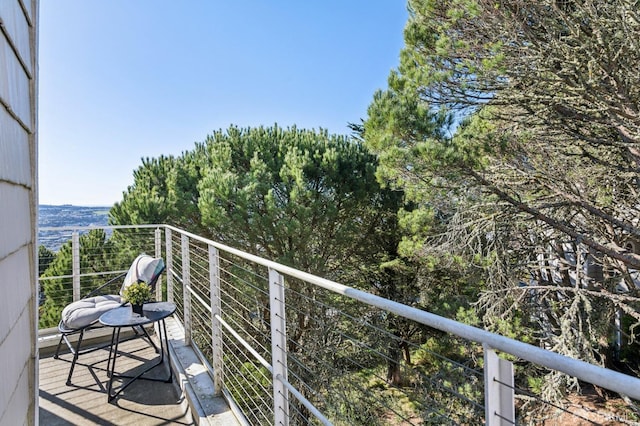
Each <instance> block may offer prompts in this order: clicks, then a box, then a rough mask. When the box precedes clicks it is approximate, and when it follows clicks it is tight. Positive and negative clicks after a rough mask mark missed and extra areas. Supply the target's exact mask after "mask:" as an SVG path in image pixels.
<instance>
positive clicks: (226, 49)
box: [38, 0, 408, 206]
mask: <svg viewBox="0 0 640 426" xmlns="http://www.w3.org/2000/svg"><path fill="white" fill-rule="evenodd" d="M407 17H408V14H407V11H406V4H405V2H403V1H400V0H379V1H375V0H374V1H366V0H347V1H345V0H340V1H338V0H335V1H334V0H323V1H319V0H318V1H314V0H310V1H301V0H296V1H290V0H272V1H257V0H255V1H251V0H237V1H236V0H234V1H228V0H227V1H219V0H215V1H214V0H211V1H209V0H191V1H175V0H171V1H169V0H135V1H133V0H91V1H88V0H42V1H41V2H40V41H39V55H40V56H39V63H40V67H39V72H40V74H39V78H40V80H39V154H38V155H39V199H40V203H41V204H75V205H104V206H110V205H112V204H113V203H114V202H116V201H120V200H121V199H122V193H123V191H125V190H126V189H127V186H129V185H131V184H132V183H133V171H134V170H135V169H137V168H138V167H139V166H140V165H141V158H143V157H158V156H160V155H163V154H164V155H180V154H181V153H182V152H184V151H187V150H191V149H192V148H193V146H194V143H195V142H199V141H203V140H204V139H205V137H206V136H207V135H208V134H211V133H212V132H213V131H215V130H218V129H226V128H228V127H229V126H230V125H231V124H234V125H238V126H241V127H246V126H260V125H265V126H271V125H273V124H274V123H278V124H279V125H281V126H285V127H286V126H291V125H294V124H295V125H297V126H298V127H300V128H314V129H318V128H320V127H322V128H325V129H328V130H329V131H330V132H331V133H337V134H349V133H350V131H349V129H348V128H347V123H348V122H359V120H360V118H365V116H366V110H367V107H368V105H369V103H370V101H371V99H372V95H373V93H374V92H375V90H376V89H381V88H384V87H386V81H387V76H388V74H389V71H390V70H391V69H392V68H395V67H396V66H397V65H398V61H399V59H398V58H399V54H400V50H401V48H402V46H403V40H402V31H403V28H404V25H405V23H406V20H407Z"/></svg>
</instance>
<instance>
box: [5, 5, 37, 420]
mask: <svg viewBox="0 0 640 426" xmlns="http://www.w3.org/2000/svg"><path fill="white" fill-rule="evenodd" d="M37 15H38V0H0V425H3V426H4V425H23V424H26V425H32V424H37V423H38V403H37V401H38V398H37V393H38V374H37V373H38V372H37V365H38V364H37V360H38V349H37V343H36V342H37V325H38V324H37V308H38V305H37V288H36V286H37V275H36V270H37V257H36V256H37V241H36V230H37V200H38V196H37V133H36V129H37V114H36V112H37V78H36V74H37V25H36V23H37V19H38V17H37Z"/></svg>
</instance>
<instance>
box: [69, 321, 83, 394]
mask: <svg viewBox="0 0 640 426" xmlns="http://www.w3.org/2000/svg"><path fill="white" fill-rule="evenodd" d="M83 337H84V329H83V330H81V331H80V335H79V336H78V343H77V344H76V348H75V350H72V351H71V352H73V360H72V361H71V368H69V375H68V376H67V386H71V375H72V374H73V369H74V368H75V367H76V361H77V360H78V355H79V354H80V345H81V344H82V338H83Z"/></svg>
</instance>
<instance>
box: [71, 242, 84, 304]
mask: <svg viewBox="0 0 640 426" xmlns="http://www.w3.org/2000/svg"><path fill="white" fill-rule="evenodd" d="M71 276H72V277H73V278H72V280H73V281H72V286H73V301H74V302H75V301H76V300H80V297H82V296H81V295H80V234H78V231H73V233H72V234H71Z"/></svg>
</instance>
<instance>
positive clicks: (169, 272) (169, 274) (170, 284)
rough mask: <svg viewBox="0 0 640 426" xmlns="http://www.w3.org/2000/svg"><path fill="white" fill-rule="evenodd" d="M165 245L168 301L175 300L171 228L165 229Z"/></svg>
mask: <svg viewBox="0 0 640 426" xmlns="http://www.w3.org/2000/svg"><path fill="white" fill-rule="evenodd" d="M164 245H165V250H166V252H167V258H166V259H165V262H166V263H165V265H166V266H167V301H169V302H173V241H172V240H171V229H169V228H165V229H164Z"/></svg>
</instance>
